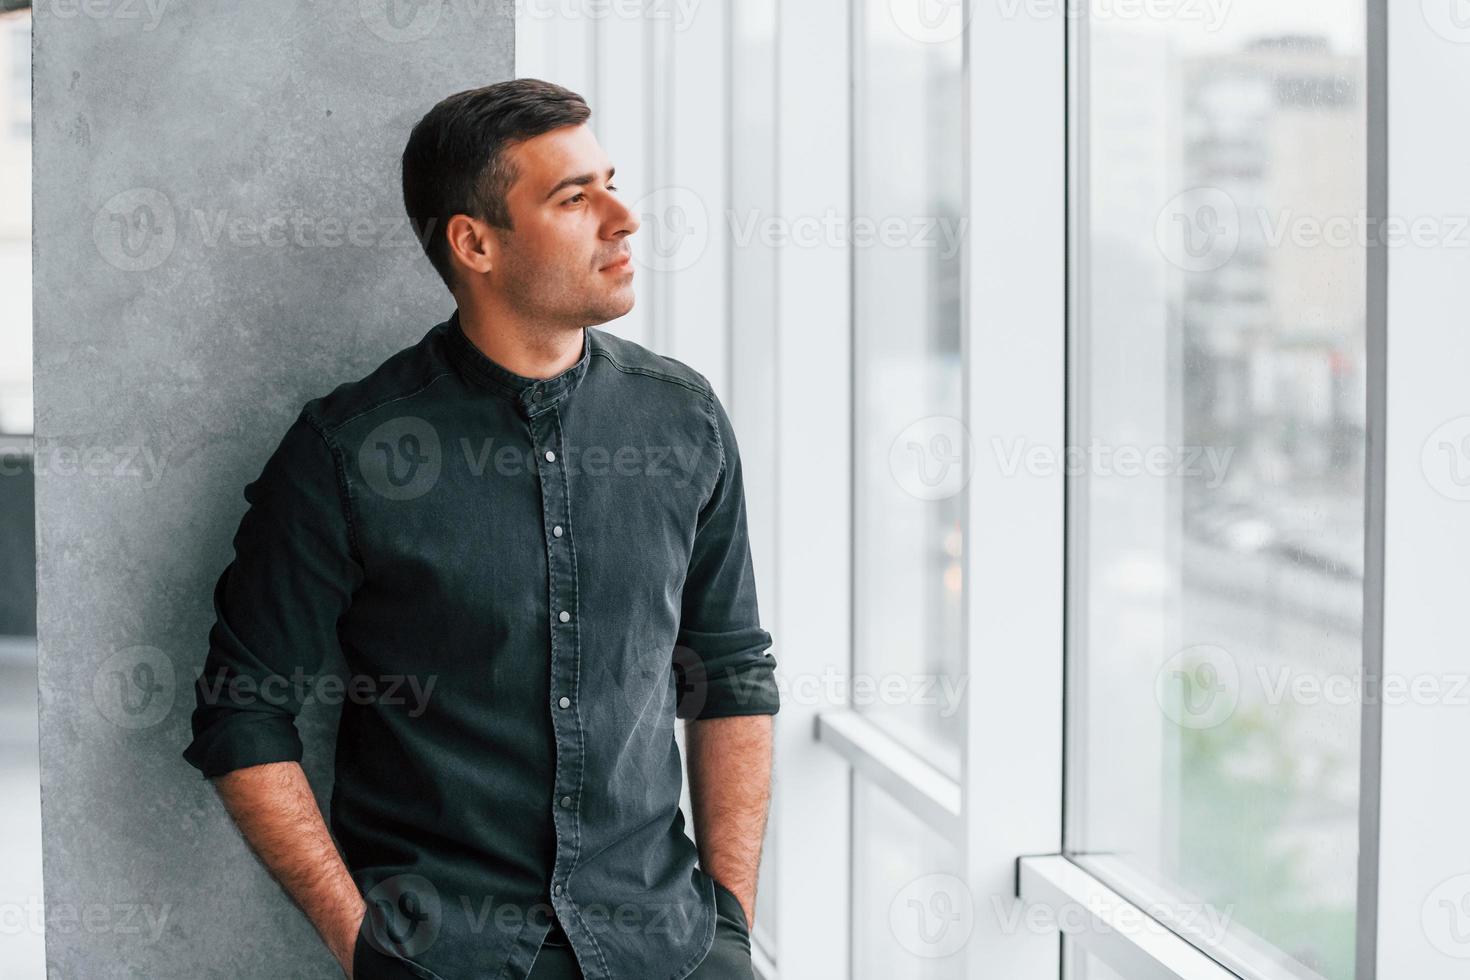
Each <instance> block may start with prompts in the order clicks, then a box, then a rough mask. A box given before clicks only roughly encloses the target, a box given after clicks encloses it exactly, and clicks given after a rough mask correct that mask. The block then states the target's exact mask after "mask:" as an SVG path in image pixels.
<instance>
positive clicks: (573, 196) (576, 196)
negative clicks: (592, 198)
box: [563, 194, 586, 204]
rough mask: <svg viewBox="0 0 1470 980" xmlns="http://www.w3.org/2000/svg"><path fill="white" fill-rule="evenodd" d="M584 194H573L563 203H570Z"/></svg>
mask: <svg viewBox="0 0 1470 980" xmlns="http://www.w3.org/2000/svg"><path fill="white" fill-rule="evenodd" d="M585 196H586V195H585V194H573V195H572V196H571V197H569V198H567V199H566V201H564V202H563V203H565V204H571V203H572V202H573V201H576V200H578V199H579V198H582V197H585Z"/></svg>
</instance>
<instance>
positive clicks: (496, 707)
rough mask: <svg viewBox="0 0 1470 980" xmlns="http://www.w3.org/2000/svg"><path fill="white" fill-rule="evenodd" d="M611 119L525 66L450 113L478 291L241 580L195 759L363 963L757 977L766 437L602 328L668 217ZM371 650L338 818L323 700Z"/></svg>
mask: <svg viewBox="0 0 1470 980" xmlns="http://www.w3.org/2000/svg"><path fill="white" fill-rule="evenodd" d="M589 116H590V110H589V109H588V108H587V105H586V103H585V102H584V101H583V100H582V98H581V97H580V96H578V95H576V94H575V93H573V92H570V91H568V90H566V89H564V88H562V87H560V86H557V85H553V84H550V83H547V82H543V81H538V80H534V79H517V80H514V81H510V82H503V83H499V84H495V85H489V86H486V87H484V88H479V89H474V90H471V91H466V92H460V93H458V94H456V95H452V96H450V97H449V98H447V99H445V100H444V101H442V102H440V103H439V104H438V105H436V106H435V107H434V108H433V109H432V110H431V111H430V112H429V113H428V114H427V115H425V116H424V118H423V119H422V120H421V121H420V122H419V123H418V124H417V125H416V126H415V127H414V129H413V132H412V134H411V135H410V137H409V140H408V144H407V146H406V148H405V150H404V153H403V195H404V201H405V205H406V208H407V210H408V213H409V217H410V219H411V220H412V223H413V227H414V229H415V231H417V232H418V233H419V237H420V240H421V241H422V242H423V243H424V247H425V251H426V252H427V253H428V257H429V259H430V261H431V262H432V264H433V266H434V268H435V269H436V270H437V272H438V273H439V275H440V276H441V277H442V278H443V279H444V282H445V284H446V285H447V286H448V287H449V290H450V293H451V294H452V295H453V297H454V300H455V304H456V309H455V312H454V314H453V315H452V316H451V317H450V318H449V319H448V320H446V321H444V322H442V323H439V324H436V325H435V326H434V327H432V328H431V329H430V330H429V331H428V332H427V333H426V334H424V335H423V337H422V339H420V340H419V341H418V342H417V343H415V344H413V345H412V346H410V347H407V348H405V349H403V350H401V351H399V352H398V353H396V354H394V355H393V356H392V357H390V358H389V359H388V360H386V361H385V362H383V364H382V365H380V366H379V367H378V368H377V369H376V370H374V371H373V372H372V373H371V374H369V375H367V376H366V377H364V378H362V379H360V380H358V381H354V382H351V383H345V384H342V385H339V386H338V387H336V388H335V389H334V390H333V391H331V392H330V393H329V394H326V395H324V396H322V397H319V398H315V399H312V400H311V401H309V402H307V403H306V405H305V407H304V408H303V409H302V411H301V414H300V416H299V417H298V418H297V419H296V421H295V422H294V423H293V424H292V425H291V426H290V428H289V429H288V430H287V432H286V434H285V436H284V438H283V439H282V440H281V442H280V443H279V445H278V446H277V448H276V449H275V451H274V452H273V454H272V455H271V457H270V458H269V460H268V461H267V462H266V464H265V466H264V469H263V470H262V472H261V474H260V476H259V478H258V479H256V480H255V481H254V482H252V483H251V484H249V485H248V486H247V487H246V489H245V497H246V500H247V501H248V502H249V504H250V506H249V509H248V510H247V511H246V513H245V516H244V517H243V519H242V521H241V523H240V527H239V530H238V532H237V533H236V535H235V539H234V544H235V558H234V560H233V562H232V563H231V564H230V566H229V567H228V568H227V569H226V570H225V572H224V573H223V574H222V575H221V576H220V579H219V582H218V584H217V585H216V587H215V591H214V602H215V611H216V614H217V620H216V622H215V624H214V626H213V628H212V629H211V631H210V643H209V653H208V658H207V660H206V664H205V669H204V671H203V673H202V674H201V676H200V678H199V680H198V683H197V685H196V698H197V707H196V709H195V711H194V714H193V718H192V727H193V736H194V738H193V742H192V744H190V745H189V747H188V749H187V750H186V751H185V753H184V757H185V758H186V759H187V760H188V761H189V762H190V763H191V764H192V765H194V766H195V767H196V768H198V769H199V770H200V771H201V772H202V773H203V774H204V776H205V777H206V778H212V779H214V780H215V785H216V786H217V788H218V790H219V793H220V795H221V797H222V798H223V800H224V803H225V805H226V807H227V808H228V810H229V812H230V814H231V815H232V817H233V818H234V820H235V821H236V822H237V824H238V825H239V827H240V828H241V831H242V833H243V834H244V836H245V837H246V839H247V840H248V841H249V843H250V845H251V847H252V848H253V849H254V851H255V852H256V853H257V854H258V855H259V856H260V858H261V859H262V861H263V862H264V863H265V864H266V866H267V867H268V868H269V870H270V871H271V873H272V874H273V875H274V876H275V877H276V878H277V879H278V880H279V881H280V882H281V884H282V886H283V887H284V888H285V889H286V891H287V892H288V894H289V895H290V896H291V897H292V899H293V900H294V901H295V902H296V903H297V904H298V905H299V906H300V907H301V909H302V910H303V911H304V912H305V913H306V914H307V916H308V917H309V918H310V920H311V922H312V923H313V924H314V925H315V927H316V929H317V930H318V932H319V933H320V934H321V936H322V939H323V940H324V941H325V943H326V945H327V946H328V948H329V949H330V950H331V951H332V953H333V954H334V955H335V956H336V957H337V959H338V961H339V962H340V963H341V964H342V967H343V969H344V970H345V971H346V972H347V974H348V976H355V977H357V978H358V980H378V978H397V977H419V978H435V977H438V978H443V980H461V978H466V980H467V978H472V977H473V978H481V977H483V978H487V980H489V978H500V980H521V978H524V977H527V976H530V977H532V978H534V980H555V978H561V977H587V978H616V980H665V978H667V980H679V978H682V977H694V978H708V980H714V978H727V977H736V976H739V977H742V978H749V977H751V976H752V970H751V965H750V927H751V925H752V924H753V921H754V915H755V885H756V870H757V867H758V864H759V858H760V844H761V839H762V835H763V830H764V825H765V821H766V814H767V805H768V796H769V787H770V770H771V727H772V722H773V719H772V718H771V716H772V715H773V714H775V712H776V711H777V709H778V707H779V699H778V696H777V689H776V687H775V682H774V679H773V670H774V666H775V660H774V658H773V657H772V656H771V654H770V653H769V651H768V648H769V646H770V645H771V636H770V634H769V633H768V632H766V631H765V630H764V629H762V628H761V626H760V623H759V616H758V613H757V606H756V594H755V583H754V580H753V577H752V573H751V567H752V566H751V555H750V547H749V543H748V540H747V536H746V520H745V508H744V495H743V489H742V483H741V467H740V456H739V449H738V446H737V444H736V441H735V434H734V432H733V431H732V430H731V427H730V420H729V417H728V416H727V414H726V412H725V409H724V407H723V405H722V404H721V403H720V401H719V399H718V398H716V396H715V394H714V391H713V390H712V388H711V387H710V383H709V381H708V380H707V379H706V378H705V376H704V375H702V374H700V373H699V372H698V371H695V370H694V369H692V368H690V367H689V366H687V365H685V364H683V363H682V362H680V361H677V360H674V359H673V358H670V357H664V356H660V355H658V354H655V353H653V352H651V351H649V350H647V349H645V348H643V347H641V346H640V345H638V344H635V343H633V342H631V341H628V340H624V339H621V338H619V337H617V336H616V335H614V334H612V333H608V332H605V331H602V330H599V329H597V328H596V327H595V326H593V325H594V324H600V323H604V322H606V321H608V320H611V319H613V318H615V317H618V316H621V315H623V314H624V313H626V312H627V311H628V310H629V309H631V308H632V306H633V276H634V273H633V266H632V264H631V262H630V261H629V255H630V253H629V243H628V241H627V239H628V237H629V236H630V235H632V234H633V233H634V232H635V231H636V230H637V229H638V219H637V218H636V217H635V216H634V214H633V213H632V212H631V211H630V210H629V209H628V207H627V206H626V205H625V204H624V203H623V202H622V201H621V200H620V199H619V198H618V195H617V190H616V187H615V185H614V184H613V183H612V177H613V168H612V167H611V166H610V165H609V162H608V160H607V157H606V155H605V154H604V153H603V152H602V149H601V148H600V146H599V145H598V142H597V140H596V138H595V137H594V136H593V134H592V131H591V130H590V129H589V128H588V126H587V120H588V118H589ZM337 648H340V649H341V650H342V652H343V655H344V659H345V663H346V665H347V667H348V669H349V674H350V676H349V678H348V679H347V681H348V683H347V687H346V688H345V690H341V689H339V694H340V699H341V701H342V713H341V721H340V727H339V731H338V736H337V747H336V782H335V786H334V789H333V792H332V805H331V819H332V825H331V834H330V835H329V834H328V832H327V828H326V826H325V825H324V823H323V820H322V817H321V813H320V811H319V810H318V808H317V806H316V803H315V800H314V798H313V796H312V793H311V789H310V787H309V785H308V784H307V782H306V779H305V776H304V774H303V772H302V769H301V766H300V764H299V762H300V759H301V757H302V744H301V740H300V738H299V736H298V734H297V730H296V727H295V717H296V715H297V713H298V712H299V711H300V709H301V707H302V704H303V702H304V700H305V699H306V698H307V697H309V696H313V694H314V693H315V692H313V690H312V689H311V687H310V684H309V683H299V682H301V681H303V679H305V680H306V681H310V680H312V679H313V678H314V675H315V674H316V673H317V671H318V670H319V669H320V667H321V665H322V663H323V661H324V659H325V657H326V655H327V653H328V652H329V651H330V650H332V649H337ZM318 683H319V684H320V681H318ZM320 690H321V691H323V692H324V691H325V687H322V688H320ZM323 696H324V695H323ZM676 717H678V718H683V719H685V732H686V741H687V747H688V755H689V759H688V763H689V775H690V794H691V799H692V801H693V814H694V825H695V826H694V829H695V833H696V836H697V838H698V847H697V848H696V846H695V845H694V843H693V842H692V841H691V840H690V839H689V836H688V835H687V834H686V832H685V820H684V815H683V813H682V811H681V809H680V807H679V795H680V789H681V785H682V772H681V767H682V760H681V758H680V753H679V750H678V746H677V743H676V742H675V741H674V724H675V718H676ZM333 838H335V841H334V839H333ZM339 846H340V848H341V854H340V856H339V853H338V850H337V848H338V847H339Z"/></svg>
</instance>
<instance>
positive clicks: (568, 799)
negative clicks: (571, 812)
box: [561, 796, 572, 807]
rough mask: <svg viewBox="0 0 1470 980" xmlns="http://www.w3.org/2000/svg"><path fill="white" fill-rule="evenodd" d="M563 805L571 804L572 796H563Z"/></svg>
mask: <svg viewBox="0 0 1470 980" xmlns="http://www.w3.org/2000/svg"><path fill="white" fill-rule="evenodd" d="M561 805H562V806H564V807H569V806H571V805H572V798H571V797H570V796H563V797H562V798H561Z"/></svg>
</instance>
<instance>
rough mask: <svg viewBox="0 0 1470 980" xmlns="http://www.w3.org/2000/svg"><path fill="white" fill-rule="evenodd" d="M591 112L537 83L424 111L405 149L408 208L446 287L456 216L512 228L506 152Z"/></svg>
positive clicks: (512, 175)
mask: <svg viewBox="0 0 1470 980" xmlns="http://www.w3.org/2000/svg"><path fill="white" fill-rule="evenodd" d="M591 115H592V110H591V109H590V108H588V106H587V102H586V100H585V99H583V98H582V97H581V96H580V95H578V94H577V93H576V92H573V91H571V90H570V89H566V88H563V87H562V86H560V85H557V84H555V83H554V82H546V81H542V80H541V79H539V78H514V79H511V80H510V81H506V82H496V83H494V84H493V85H486V86H483V87H481V88H474V89H468V90H466V91H464V92H456V93H455V94H453V95H451V96H449V97H448V98H446V99H444V100H443V101H441V102H440V103H439V104H438V105H436V106H434V108H432V109H430V110H429V111H428V112H427V113H425V114H424V118H422V119H420V120H419V121H418V123H417V124H416V125H415V126H414V127H413V132H411V133H409V135H408V143H407V145H405V146H404V148H403V206H404V208H405V209H406V210H407V211H408V220H409V222H410V224H411V225H412V227H413V231H414V234H415V235H416V236H417V237H418V240H419V241H420V242H422V243H423V246H424V251H425V252H426V253H427V254H428V256H429V261H430V262H431V263H433V266H434V270H435V271H436V272H438V273H439V278H441V279H443V280H444V285H446V286H450V287H451V288H452V287H453V282H452V278H453V275H454V270H453V269H452V268H451V267H450V262H449V238H448V236H447V235H446V233H445V226H446V225H447V224H448V223H449V219H450V218H451V217H452V216H454V215H456V214H467V215H470V216H471V217H474V218H478V219H480V220H481V221H485V222H488V223H489V224H491V225H492V226H494V227H497V228H504V229H506V230H511V221H510V209H509V207H508V206H507V205H506V203H505V196H506V194H507V193H508V192H509V191H510V188H511V185H512V184H514V183H515V180H516V177H517V176H518V175H517V173H516V169H515V167H514V166H513V165H511V164H510V162H509V161H508V160H507V159H506V157H505V151H506V149H507V148H509V147H510V146H511V145H513V144H514V143H517V142H519V141H522V140H527V139H530V138H532V137H534V136H540V135H541V134H542V133H547V132H550V131H551V130H553V129H559V128H561V127H563V126H576V125H579V124H581V123H584V122H586V121H587V120H588V118H590V117H591Z"/></svg>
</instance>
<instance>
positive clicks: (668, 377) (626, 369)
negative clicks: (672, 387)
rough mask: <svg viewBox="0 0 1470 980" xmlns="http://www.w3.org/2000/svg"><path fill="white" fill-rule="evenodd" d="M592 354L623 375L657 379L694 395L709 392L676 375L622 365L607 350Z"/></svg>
mask: <svg viewBox="0 0 1470 980" xmlns="http://www.w3.org/2000/svg"><path fill="white" fill-rule="evenodd" d="M592 353H594V354H596V355H597V356H598V357H602V358H605V359H606V360H607V362H608V363H609V364H611V365H612V366H613V367H615V368H617V369H618V370H619V371H622V372H623V373H624V374H642V375H646V376H647V377H650V378H657V379H659V380H660V381H667V382H669V383H670V384H676V385H679V386H680V387H681V388H688V389H689V390H690V391H692V392H694V393H695V394H699V395H708V394H709V390H708V389H707V388H701V387H700V386H698V385H695V384H691V383H690V382H689V381H688V380H687V379H685V378H681V377H678V376H677V375H673V374H668V373H667V372H664V371H656V370H654V369H653V368H648V367H642V366H640V365H636V364H624V363H623V362H622V361H620V360H618V359H617V358H616V357H614V356H613V355H612V352H611V351H609V350H607V349H606V348H602V347H599V348H597V349H595V350H593V352H592Z"/></svg>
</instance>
